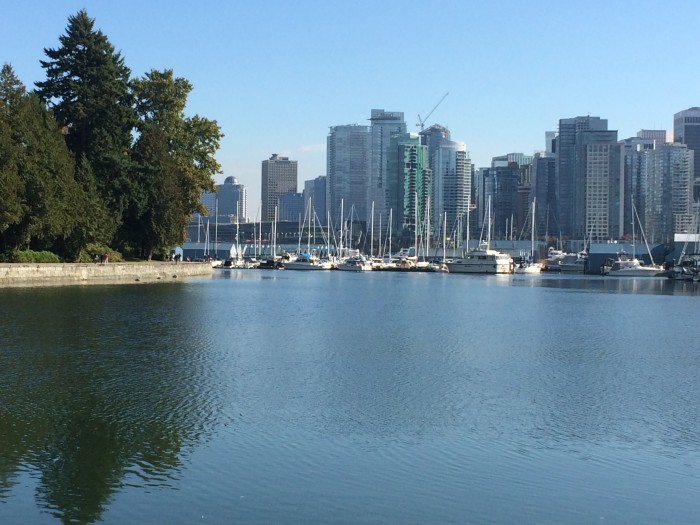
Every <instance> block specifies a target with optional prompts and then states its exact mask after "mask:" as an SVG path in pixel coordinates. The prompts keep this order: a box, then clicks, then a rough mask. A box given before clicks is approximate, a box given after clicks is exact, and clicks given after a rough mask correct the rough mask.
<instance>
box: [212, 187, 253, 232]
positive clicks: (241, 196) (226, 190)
mask: <svg viewBox="0 0 700 525" xmlns="http://www.w3.org/2000/svg"><path fill="white" fill-rule="evenodd" d="M216 198H217V199H218V201H219V203H218V213H219V222H226V221H224V220H222V218H224V217H225V218H226V219H234V218H237V219H238V221H239V222H247V221H248V192H247V191H246V189H245V186H243V184H241V183H239V182H238V179H237V178H236V177H226V179H225V180H224V183H223V184H219V185H218V186H217V187H216Z"/></svg>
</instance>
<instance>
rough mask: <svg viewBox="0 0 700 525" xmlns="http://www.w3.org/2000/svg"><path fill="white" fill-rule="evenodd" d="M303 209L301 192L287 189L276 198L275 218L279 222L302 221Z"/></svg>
mask: <svg viewBox="0 0 700 525" xmlns="http://www.w3.org/2000/svg"><path fill="white" fill-rule="evenodd" d="M305 211H306V210H305V207H304V194H303V193H296V192H293V191H288V192H287V193H282V194H281V195H280V196H279V198H278V199H277V220H278V221H280V222H296V223H303V222H304V213H305ZM273 213H274V211H273Z"/></svg>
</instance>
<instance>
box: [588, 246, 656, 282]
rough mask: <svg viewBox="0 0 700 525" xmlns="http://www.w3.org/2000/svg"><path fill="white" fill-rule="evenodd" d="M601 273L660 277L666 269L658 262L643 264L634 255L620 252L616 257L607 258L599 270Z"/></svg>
mask: <svg viewBox="0 0 700 525" xmlns="http://www.w3.org/2000/svg"><path fill="white" fill-rule="evenodd" d="M601 272H602V274H603V275H610V276H612V277H661V276H665V275H666V270H664V268H663V267H662V266H659V265H658V264H650V265H645V264H644V263H642V262H641V261H640V260H639V259H637V258H636V257H629V256H628V255H627V254H626V253H625V252H620V253H619V254H618V255H617V259H608V261H607V262H606V264H604V265H603V268H602V270H601Z"/></svg>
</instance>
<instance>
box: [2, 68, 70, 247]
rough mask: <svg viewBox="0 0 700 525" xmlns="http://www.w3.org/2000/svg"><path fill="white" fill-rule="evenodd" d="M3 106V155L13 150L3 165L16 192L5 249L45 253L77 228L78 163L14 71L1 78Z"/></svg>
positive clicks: (46, 114)
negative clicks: (36, 250) (35, 250)
mask: <svg viewBox="0 0 700 525" xmlns="http://www.w3.org/2000/svg"><path fill="white" fill-rule="evenodd" d="M0 101H1V104H2V107H3V112H2V113H3V119H4V121H5V124H6V125H5V126H4V128H5V129H4V131H3V132H2V133H0V135H2V142H3V143H4V144H6V145H5V146H3V148H2V149H3V150H5V151H7V150H8V147H9V154H8V155H5V158H6V159H7V160H5V161H4V162H2V164H4V165H5V167H6V169H5V170H4V171H5V172H6V173H7V175H6V177H9V178H10V179H9V180H10V189H12V188H14V190H15V191H14V193H13V192H12V191H11V192H10V193H9V197H11V198H12V199H14V203H12V200H11V199H10V198H8V199H7V202H8V203H10V204H11V205H12V206H13V208H12V209H13V210H14V213H13V214H12V219H13V220H12V221H11V223H7V224H6V228H5V231H4V234H3V241H4V244H5V248H32V249H46V248H48V247H51V246H52V245H53V243H54V242H55V241H56V239H59V238H63V237H65V236H66V235H68V234H70V232H71V230H72V229H73V227H74V226H75V222H76V214H77V210H76V209H75V207H74V206H73V202H72V199H73V198H74V197H75V195H76V193H77V192H78V187H77V185H76V183H75V179H74V178H73V159H72V157H71V155H70V153H69V152H68V149H67V147H66V144H65V141H64V139H63V135H62V134H61V132H60V130H59V128H58V125H57V124H56V121H55V119H54V118H53V116H52V115H51V113H50V112H48V111H47V110H46V108H45V107H44V106H43V105H42V104H41V102H40V101H39V99H38V98H37V97H36V95H34V94H33V93H30V94H27V93H26V90H25V88H24V86H23V85H22V83H21V82H19V80H17V78H16V77H15V76H14V72H13V71H12V68H11V67H10V66H5V67H3V69H2V71H1V72H0ZM8 170H9V171H8Z"/></svg>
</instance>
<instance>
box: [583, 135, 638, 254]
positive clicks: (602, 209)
mask: <svg viewBox="0 0 700 525" xmlns="http://www.w3.org/2000/svg"><path fill="white" fill-rule="evenodd" d="M576 143H577V144H576V146H577V148H576V166H575V168H576V176H577V177H578V180H581V179H583V182H584V184H585V186H584V188H585V189H584V193H583V196H582V197H583V198H582V199H580V201H582V202H583V205H584V208H583V209H584V212H585V215H584V216H583V219H584V222H583V223H580V222H579V219H580V215H579V214H578V211H579V210H575V213H574V218H575V222H574V230H573V232H574V238H576V239H591V240H593V241H605V240H608V239H610V238H614V239H619V238H621V237H622V235H623V227H624V224H623V206H624V203H625V192H624V175H623V173H624V154H623V145H622V144H619V143H618V142H617V131H585V130H584V131H579V132H578V133H577V139H576ZM579 196H580V194H579Z"/></svg>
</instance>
